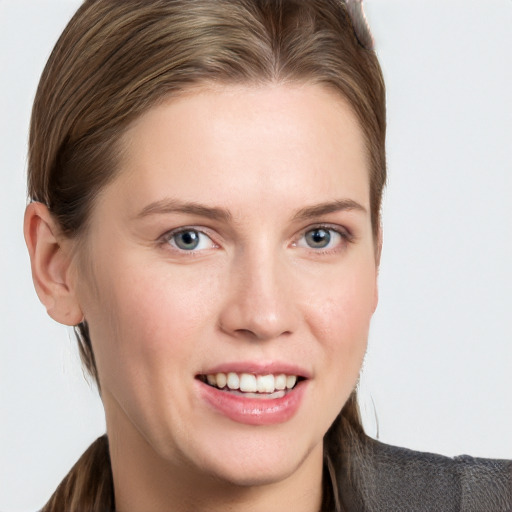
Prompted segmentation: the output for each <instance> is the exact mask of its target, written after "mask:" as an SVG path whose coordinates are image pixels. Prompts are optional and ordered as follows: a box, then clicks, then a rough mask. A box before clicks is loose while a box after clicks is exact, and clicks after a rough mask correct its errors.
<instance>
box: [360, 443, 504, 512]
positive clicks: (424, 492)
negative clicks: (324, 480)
mask: <svg viewBox="0 0 512 512" xmlns="http://www.w3.org/2000/svg"><path fill="white" fill-rule="evenodd" d="M358 452H359V453H357V454H355V455H354V457H355V459H359V460H354V461H353V462H354V464H353V465H352V468H357V469H355V472H356V474H355V478H356V481H357V484H358V485H357V487H358V488H359V489H358V494H360V496H361V498H362V501H363V502H364V503H365V504H367V506H366V507H365V508H364V510H407V511H408V512H414V511H431V510H436V511H437V512H484V511H488V512H491V511H492V512H510V511H511V510H512V461H509V460H499V459H482V458H475V457H470V456H468V455H462V456H459V457H454V458H450V457H445V456H442V455H438V454H434V453H426V452H417V451H414V450H409V449H407V448H399V447H396V446H391V445H387V444H385V443H381V442H379V441H375V440H373V439H370V438H368V439H367V442H366V443H364V447H363V448H362V450H360V451H359V450H358Z"/></svg>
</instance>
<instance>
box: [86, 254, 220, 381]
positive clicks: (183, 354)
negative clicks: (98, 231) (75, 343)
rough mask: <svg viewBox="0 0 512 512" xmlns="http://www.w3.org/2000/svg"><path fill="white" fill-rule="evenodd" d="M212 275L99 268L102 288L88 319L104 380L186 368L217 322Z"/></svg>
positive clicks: (129, 267) (134, 378) (153, 268)
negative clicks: (209, 327) (209, 329)
mask: <svg viewBox="0 0 512 512" xmlns="http://www.w3.org/2000/svg"><path fill="white" fill-rule="evenodd" d="M212 275H215V274H213V273H212V272H211V271H210V273H209V276H210V277H208V275H206V274H205V275H201V274H198V273H197V271H196V272H189V271H187V270H184V269H182V268H178V269H176V268H171V267H170V266H164V268H157V267H156V266H150V265H129V264H123V263H122V262H119V261H118V265H116V268H109V269H98V272H97V275H96V281H97V282H98V283H101V287H98V288H99V290H98V292H99V293H96V294H95V297H94V299H93V300H92V301H91V304H90V307H89V308H88V310H87V312H86V318H87V319H88V322H89V325H90V329H91V338H92V340H94V351H95V355H96V360H97V364H98V370H99V373H100V376H102V379H103V381H104V382H105V383H107V382H108V381H109V380H110V379H114V378H115V379H116V380H119V379H120V378H122V379H123V380H124V381H125V382H126V381H135V382H137V381H140V380H142V377H141V376H142V375H144V374H146V375H147V376H151V375H153V376H154V375H155V373H158V372H160V370H161V369H162V372H164V370H165V369H166V368H173V369H175V368H177V369H178V371H179V368H180V367H184V366H186V364H184V363H186V362H187V361H188V360H190V359H193V358H194V357H195V354H196V351H197V350H196V349H198V347H197V342H198V340H201V339H203V338H204V337H205V336H206V332H205V329H206V328H207V325H208V323H211V322H212V321H213V320H212V315H213V309H214V300H213V299H214V296H215V290H216V283H215V282H214V280H213V279H212V277H211V276H212ZM113 370H114V371H113Z"/></svg>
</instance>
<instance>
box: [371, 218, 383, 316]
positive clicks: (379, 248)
mask: <svg viewBox="0 0 512 512" xmlns="http://www.w3.org/2000/svg"><path fill="white" fill-rule="evenodd" d="M375 243H376V245H375V294H374V297H373V301H374V302H373V312H375V310H376V309H377V304H378V303H379V269H380V258H381V255H382V224H381V225H380V226H379V232H378V233H377V240H376V241H375Z"/></svg>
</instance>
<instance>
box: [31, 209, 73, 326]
mask: <svg viewBox="0 0 512 512" xmlns="http://www.w3.org/2000/svg"><path fill="white" fill-rule="evenodd" d="M23 228H24V229H23V231H24V234H25V242H26V244H27V247H28V252H29V255H30V263H31V267H32V279H33V281H34V286H35V289H36V292H37V295H38V297H39V300H40V301H41V302H42V303H43V305H44V306H45V307H46V311H47V312H48V314H49V315H50V316H51V317H52V318H53V319H54V320H55V321H57V322H59V323H61V324H65V325H77V324H79V323H80V322H81V321H82V320H83V314H82V311H81V309H80V305H79V304H78V301H77V298H76V295H75V290H74V286H73V279H72V278H73V273H72V270H73V267H72V257H71V243H70V241H69V240H67V239H65V237H63V236H62V235H61V234H60V228H59V226H58V224H57V222H55V220H54V219H53V217H52V215H51V214H50V212H49V210H48V208H47V207H46V206H45V205H44V204H42V203H38V202H32V203H30V204H29V205H28V206H27V209H26V210H25V221H24V226H23Z"/></svg>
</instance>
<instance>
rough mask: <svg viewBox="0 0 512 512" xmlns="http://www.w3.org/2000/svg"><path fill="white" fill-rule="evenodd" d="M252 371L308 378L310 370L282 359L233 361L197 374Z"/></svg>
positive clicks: (260, 373)
mask: <svg viewBox="0 0 512 512" xmlns="http://www.w3.org/2000/svg"><path fill="white" fill-rule="evenodd" d="M230 372H233V373H252V374H254V375H270V374H272V375H280V374H283V373H284V374H285V375H296V376H297V377H303V378H305V379H309V378H310V377H311V372H309V371H308V370H306V369H305V368H304V367H302V366H299V365H297V364H294V363H290V362H284V361H233V362H226V363H221V364H218V365H215V366H211V367H209V368H208V369H206V370H204V371H202V372H201V373H200V374H199V375H214V374H216V373H230Z"/></svg>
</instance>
